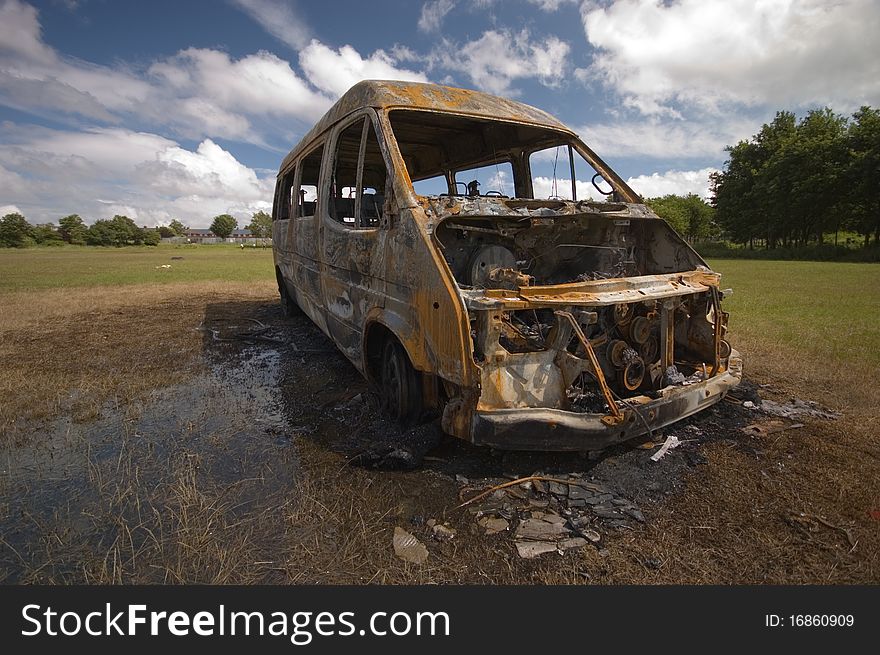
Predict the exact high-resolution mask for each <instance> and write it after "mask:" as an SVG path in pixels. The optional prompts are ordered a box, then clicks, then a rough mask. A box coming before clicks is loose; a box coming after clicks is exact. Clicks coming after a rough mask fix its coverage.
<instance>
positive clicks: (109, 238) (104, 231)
mask: <svg viewBox="0 0 880 655" xmlns="http://www.w3.org/2000/svg"><path fill="white" fill-rule="evenodd" d="M86 243H87V244H89V245H90V246H114V245H116V230H115V229H114V227H113V224H112V223H111V222H110V221H109V220H107V219H104V218H99V219H98V220H97V221H95V222H94V223H92V224H91V225H90V226H89V229H88V230H86Z"/></svg>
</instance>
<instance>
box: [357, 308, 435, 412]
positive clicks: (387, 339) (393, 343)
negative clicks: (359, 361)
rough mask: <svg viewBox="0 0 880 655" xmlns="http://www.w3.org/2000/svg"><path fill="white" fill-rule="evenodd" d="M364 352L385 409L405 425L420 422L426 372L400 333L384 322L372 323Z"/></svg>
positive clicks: (371, 379) (370, 376)
mask: <svg viewBox="0 0 880 655" xmlns="http://www.w3.org/2000/svg"><path fill="white" fill-rule="evenodd" d="M364 356H365V360H366V367H365V370H366V372H367V377H368V378H369V380H370V382H371V383H372V384H373V386H374V387H375V389H376V390H377V391H378V393H379V398H380V400H381V403H382V408H383V410H384V411H385V412H387V413H388V414H390V415H391V417H392V418H394V419H395V420H396V421H398V422H399V423H401V424H402V425H404V426H412V425H415V424H416V423H418V422H419V420H420V419H421V417H422V413H423V410H424V403H423V400H422V375H421V373H419V372H418V371H417V370H416V369H415V368H414V367H413V365H412V361H411V360H410V358H409V355H408V354H407V352H406V349H405V348H404V347H403V344H402V343H401V342H400V340H399V339H398V338H397V336H396V335H395V334H394V333H393V332H392V331H391V330H389V329H388V328H387V327H386V326H384V325H382V324H381V323H373V324H371V325H370V327H369V328H368V331H367V336H366V339H365V351H364Z"/></svg>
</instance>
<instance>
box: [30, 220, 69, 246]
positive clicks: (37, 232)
mask: <svg viewBox="0 0 880 655" xmlns="http://www.w3.org/2000/svg"><path fill="white" fill-rule="evenodd" d="M33 237H34V241H36V242H37V243H38V244H40V245H41V246H60V245H61V244H62V243H64V241H63V240H62V238H61V235H60V234H59V233H58V228H57V227H55V226H54V225H53V224H52V223H43V224H41V225H37V226H35V227H34V232H33Z"/></svg>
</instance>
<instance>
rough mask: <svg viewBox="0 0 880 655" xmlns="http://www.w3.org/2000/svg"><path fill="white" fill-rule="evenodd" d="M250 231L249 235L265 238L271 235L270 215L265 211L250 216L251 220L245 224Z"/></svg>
mask: <svg viewBox="0 0 880 655" xmlns="http://www.w3.org/2000/svg"><path fill="white" fill-rule="evenodd" d="M245 229H248V230H250V231H251V236H255V237H257V238H260V239H262V238H267V237H271V236H272V216H270V215H269V214H267V213H266V212H257V213H255V214H254V215H253V217H252V218H251V222H250V223H248V224H247V225H246V226H245Z"/></svg>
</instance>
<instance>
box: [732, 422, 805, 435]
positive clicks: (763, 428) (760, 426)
mask: <svg viewBox="0 0 880 655" xmlns="http://www.w3.org/2000/svg"><path fill="white" fill-rule="evenodd" d="M802 427H804V424H803V423H791V424H786V423H785V422H783V421H779V420H775V419H774V420H770V421H764V422H762V423H752V424H751V425H747V426H746V427H744V428H741V430H742V431H743V432H744V433H745V434H747V435H749V436H751V437H766V436H767V435H770V434H776V433H777V432H784V431H786V430H796V429H797V428H802Z"/></svg>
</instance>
